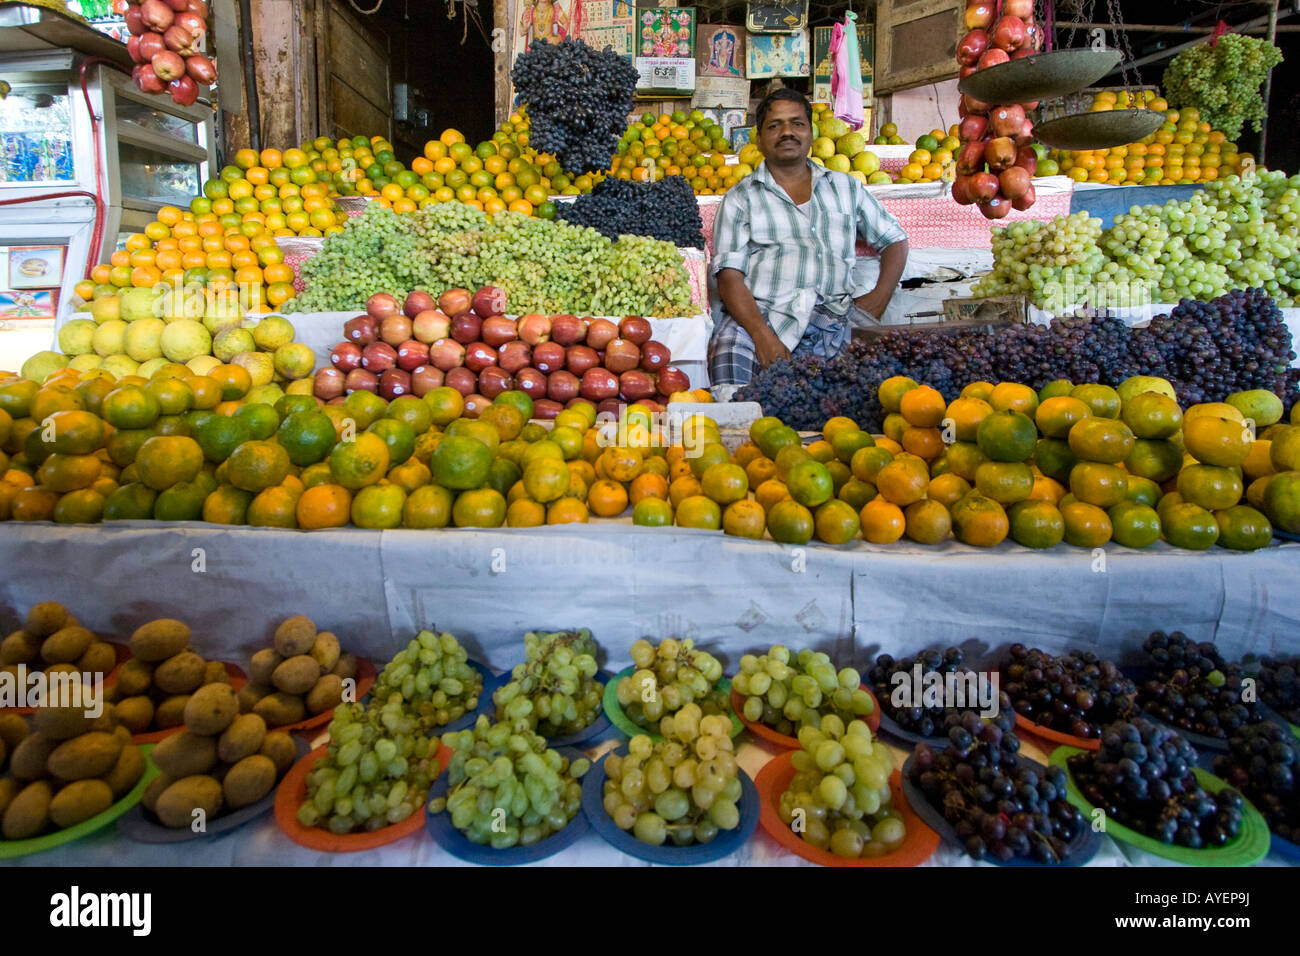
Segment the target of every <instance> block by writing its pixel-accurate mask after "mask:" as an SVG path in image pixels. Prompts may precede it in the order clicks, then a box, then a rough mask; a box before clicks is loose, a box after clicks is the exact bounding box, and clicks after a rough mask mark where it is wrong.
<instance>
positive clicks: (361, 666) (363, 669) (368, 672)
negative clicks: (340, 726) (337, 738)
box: [266, 657, 379, 733]
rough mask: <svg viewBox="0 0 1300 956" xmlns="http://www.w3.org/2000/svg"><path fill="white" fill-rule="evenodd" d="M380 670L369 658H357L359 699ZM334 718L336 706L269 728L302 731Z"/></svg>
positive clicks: (319, 725)
mask: <svg viewBox="0 0 1300 956" xmlns="http://www.w3.org/2000/svg"><path fill="white" fill-rule="evenodd" d="M378 676H379V672H378V671H376V670H375V665H374V664H372V663H370V661H369V660H368V659H367V658H364V657H359V658H357V700H361V699H362V698H363V697H365V696H366V694H368V693H370V688H371V687H373V686H374V684H375V678H376V677H378ZM333 718H334V708H333V707H331V708H330V709H329V710H323V711H321V712H320V713H319V714H316V715H314V716H312V717H308V718H307V719H306V720H300V721H298V722H297V723H296V724H285V725H284V726H283V727H267V728H266V729H267V730H286V731H288V732H289V733H300V732H301V731H304V730H312V729H314V728H316V727H321V726H323V725H325V724H328V723H329V722H330V721H331V720H332V719H333Z"/></svg>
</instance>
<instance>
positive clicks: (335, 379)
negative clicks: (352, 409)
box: [312, 368, 346, 402]
mask: <svg viewBox="0 0 1300 956" xmlns="http://www.w3.org/2000/svg"><path fill="white" fill-rule="evenodd" d="M345 378H346V376H345V375H344V374H343V373H342V372H340V371H339V370H338V369H336V368H319V369H317V370H316V379H315V381H314V383H313V384H312V394H313V395H315V396H316V397H317V398H319V399H321V400H323V401H327V402H328V401H329V400H330V399H331V398H335V397H337V396H339V395H342V394H343V382H344V380H345Z"/></svg>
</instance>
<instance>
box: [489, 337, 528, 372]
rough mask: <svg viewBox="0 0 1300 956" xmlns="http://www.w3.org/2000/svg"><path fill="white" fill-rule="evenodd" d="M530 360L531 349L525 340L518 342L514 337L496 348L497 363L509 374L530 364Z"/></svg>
mask: <svg viewBox="0 0 1300 956" xmlns="http://www.w3.org/2000/svg"><path fill="white" fill-rule="evenodd" d="M532 361H533V350H532V349H530V348H529V347H528V343H527V342H520V341H519V340H517V339H516V340H515V341H513V342H507V343H505V344H504V345H501V346H498V348H497V365H499V366H501V367H502V368H503V369H505V370H506V371H507V372H509V373H510V374H511V375H513V374H515V373H516V372H518V371H519V370H520V369H523V368H527V367H528V366H529V365H531V364H532Z"/></svg>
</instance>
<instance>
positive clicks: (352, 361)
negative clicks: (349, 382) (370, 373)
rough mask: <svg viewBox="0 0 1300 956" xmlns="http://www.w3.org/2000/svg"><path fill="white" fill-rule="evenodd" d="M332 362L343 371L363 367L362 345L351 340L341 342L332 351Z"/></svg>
mask: <svg viewBox="0 0 1300 956" xmlns="http://www.w3.org/2000/svg"><path fill="white" fill-rule="evenodd" d="M366 344H367V345H369V344H370V343H369V342H367V343H366ZM330 362H331V364H333V366H334V367H335V368H336V369H338V370H339V371H341V372H350V371H352V370H353V369H354V368H361V346H359V345H353V344H352V343H351V342H340V343H339V344H338V345H336V346H334V348H333V350H332V351H331V352H330Z"/></svg>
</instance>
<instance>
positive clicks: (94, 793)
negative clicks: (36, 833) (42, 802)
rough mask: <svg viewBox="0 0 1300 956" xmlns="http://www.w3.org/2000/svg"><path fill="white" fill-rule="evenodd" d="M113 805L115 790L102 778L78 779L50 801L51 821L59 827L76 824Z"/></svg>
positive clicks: (63, 827)
mask: <svg viewBox="0 0 1300 956" xmlns="http://www.w3.org/2000/svg"><path fill="white" fill-rule="evenodd" d="M112 805H113V790H112V788H110V787H109V785H108V784H106V783H105V782H104V781H102V780H78V781H76V782H75V783H70V784H68V785H67V786H66V787H64V788H63V789H62V790H60V791H59V792H58V793H56V794H55V795H54V799H53V800H51V801H50V822H51V823H53V824H54V825H55V826H56V827H58V828H59V829H61V830H62V829H65V828H67V827H71V826H76V825H77V824H78V823H80V822H81V821H83V820H89V819H90V818H91V817H93V816H95V815H96V814H99V813H103V812H104V811H105V810H107V809H108V808H109V807H111V806H112Z"/></svg>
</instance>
